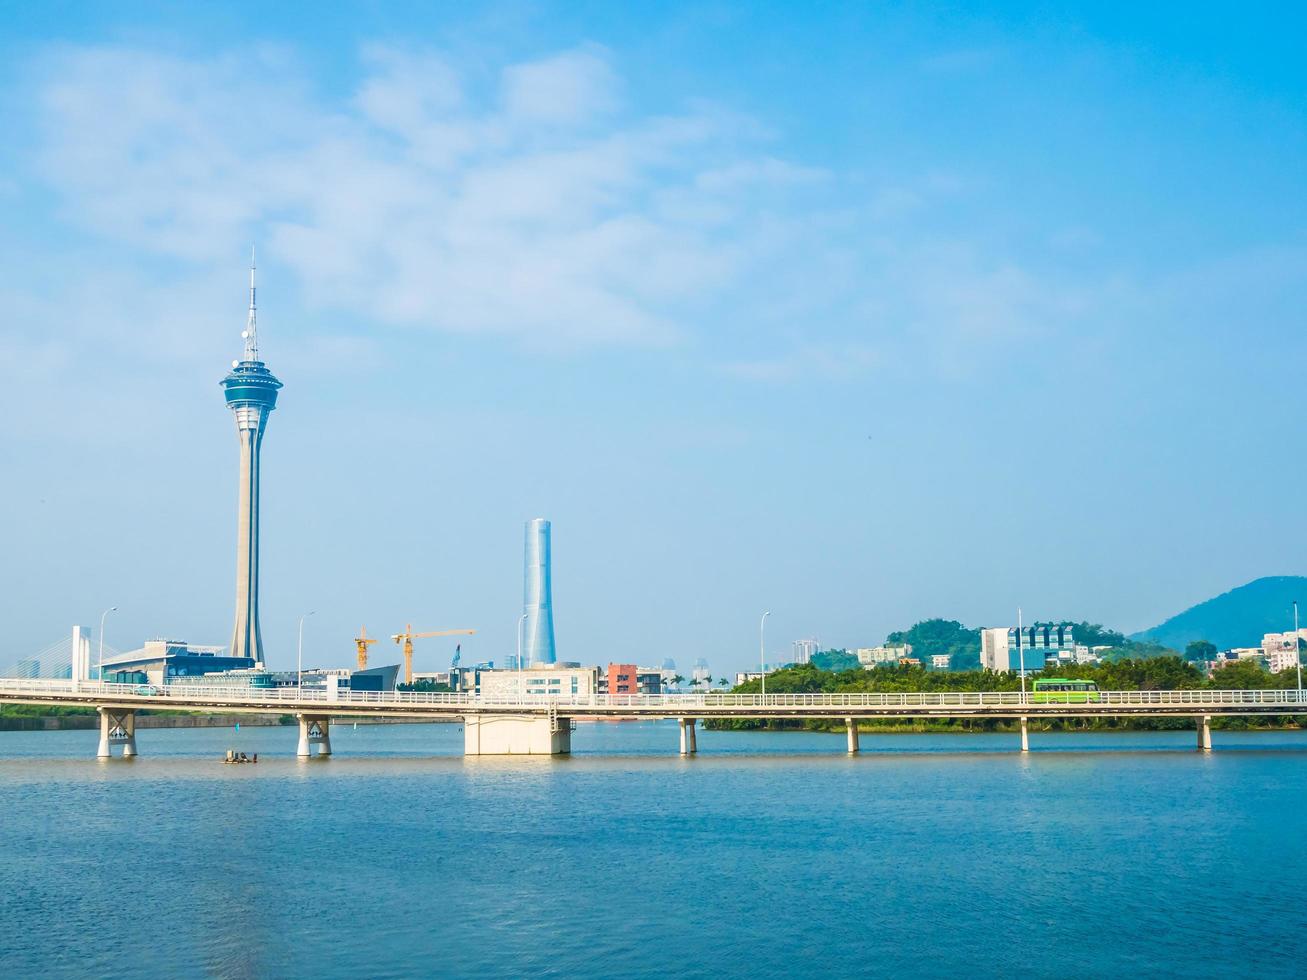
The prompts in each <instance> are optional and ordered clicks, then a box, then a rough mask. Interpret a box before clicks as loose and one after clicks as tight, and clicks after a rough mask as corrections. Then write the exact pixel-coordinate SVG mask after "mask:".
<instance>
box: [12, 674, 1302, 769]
mask: <svg viewBox="0 0 1307 980" xmlns="http://www.w3.org/2000/svg"><path fill="white" fill-rule="evenodd" d="M1062 697H1064V698H1067V699H1068V700H1057V699H1056V698H1057V696H1056V695H1054V696H1051V697H1050V696H1048V695H1044V696H1040V697H1038V698H1037V697H1036V696H1035V695H1032V694H1029V693H1022V692H1016V691H1003V692H970V691H968V692H904V693H875V694H873V693H858V694H726V693H693V694H621V695H611V694H610V695H603V694H596V695H590V696H586V697H571V696H540V695H530V694H527V695H510V696H495V697H484V696H481V695H477V694H466V693H461V694H442V693H419V692H408V691H386V692H378V691H339V692H332V693H331V694H330V695H329V694H328V693H326V692H323V691H315V690H309V689H305V688H251V687H224V686H218V685H214V686H208V685H194V684H187V685H170V686H157V685H149V684H109V683H100V682H94V681H91V682H87V681H80V682H74V681H68V680H63V681H58V680H35V679H33V680H23V679H0V703H11V704H34V705H51V706H61V707H68V706H85V707H93V708H96V709H98V710H99V712H100V715H101V742H100V751H99V754H100V755H108V754H109V748H110V746H111V745H113V744H115V743H118V744H122V745H123V747H124V751H125V752H126V753H127V754H135V751H136V745H135V712H136V711H138V710H141V709H153V710H180V711H197V712H221V713H258V714H265V713H269V712H276V713H282V714H294V715H296V716H297V718H298V719H299V723H300V729H301V738H300V754H301V755H308V754H309V751H310V746H311V745H317V746H318V748H319V752H320V753H322V754H328V753H330V751H331V742H330V724H331V720H332V719H333V718H336V719H342V718H364V717H367V718H386V717H391V718H427V719H432V720H435V719H461V720H462V721H463V723H464V727H465V729H466V733H467V737H466V742H465V751H466V753H467V754H468V755H517V754H547V755H557V754H564V753H567V752H568V751H570V732H571V729H572V724H573V722H575V721H576V720H578V719H604V718H632V717H634V718H651V719H652V718H676V719H678V720H679V721H680V751H681V753H682V754H693V753H694V752H696V751H697V737H696V732H695V724H696V722H697V721H698V720H702V719H720V720H748V719H757V720H768V719H791V720H793V719H800V720H804V719H840V720H843V721H844V723H845V725H846V729H847V734H848V742H847V747H848V750H849V751H850V752H856V751H858V750H859V741H858V735H859V733H858V728H857V723H858V721H859V720H860V719H864V718H881V719H906V720H921V719H963V718H993V719H1009V720H1017V721H1019V722H1020V725H1021V748H1022V749H1023V750H1026V749H1028V747H1029V743H1028V727H1029V722H1030V721H1031V720H1032V719H1035V720H1038V719H1043V718H1102V717H1127V718H1130V717H1133V718H1154V717H1190V718H1193V719H1194V721H1195V728H1196V730H1197V733H1198V747H1199V748H1200V749H1203V750H1209V749H1210V748H1211V719H1212V718H1214V717H1222V716H1237V715H1302V714H1307V698H1304V697H1303V693H1302V692H1300V691H1297V690H1201V689H1200V690H1178V691H1097V692H1093V694H1092V695H1090V696H1089V697H1088V698H1086V697H1085V696H1084V695H1063V696H1062ZM1071 698H1078V699H1079V700H1070V699H1071Z"/></svg>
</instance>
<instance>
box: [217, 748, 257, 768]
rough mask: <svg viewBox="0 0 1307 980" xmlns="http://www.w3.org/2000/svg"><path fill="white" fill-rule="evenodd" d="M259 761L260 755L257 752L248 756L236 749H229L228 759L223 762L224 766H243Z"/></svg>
mask: <svg viewBox="0 0 1307 980" xmlns="http://www.w3.org/2000/svg"><path fill="white" fill-rule="evenodd" d="M258 761H259V753H257V752H255V753H254V754H253V755H246V754H245V753H244V752H237V751H236V750H235V749H228V750H227V757H226V758H225V759H223V760H222V762H223V765H243V764H245V763H247V762H250V763H257V762H258Z"/></svg>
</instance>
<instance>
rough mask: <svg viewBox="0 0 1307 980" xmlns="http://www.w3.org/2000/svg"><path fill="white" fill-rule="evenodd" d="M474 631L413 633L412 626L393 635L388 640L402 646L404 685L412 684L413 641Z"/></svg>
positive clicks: (409, 625) (466, 633) (410, 624)
mask: <svg viewBox="0 0 1307 980" xmlns="http://www.w3.org/2000/svg"><path fill="white" fill-rule="evenodd" d="M475 632H476V630H435V631H434V632H431V633H414V632H413V624H412V623H409V624H407V625H406V626H405V627H404V632H403V633H395V634H393V635H392V636H391V637H390V638H391V639H392V640H394V641H395V642H396V643H402V644H404V683H405V684H412V683H413V641H414V640H422V639H425V638H426V637H428V636H471V635H472V634H473V633H475Z"/></svg>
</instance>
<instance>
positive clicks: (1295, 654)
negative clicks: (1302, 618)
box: [1293, 599, 1302, 701]
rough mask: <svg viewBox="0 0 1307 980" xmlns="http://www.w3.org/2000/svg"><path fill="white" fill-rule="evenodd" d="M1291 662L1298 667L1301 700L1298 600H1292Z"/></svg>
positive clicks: (1300, 697) (1300, 648) (1300, 696)
mask: <svg viewBox="0 0 1307 980" xmlns="http://www.w3.org/2000/svg"><path fill="white" fill-rule="evenodd" d="M1293 662H1294V665H1295V666H1297V668H1298V700H1299V701H1302V647H1300V646H1299V645H1298V600H1297V599H1294V600H1293Z"/></svg>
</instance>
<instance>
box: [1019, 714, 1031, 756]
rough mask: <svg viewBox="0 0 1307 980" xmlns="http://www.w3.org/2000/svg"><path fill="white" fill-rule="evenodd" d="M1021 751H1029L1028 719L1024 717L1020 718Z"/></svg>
mask: <svg viewBox="0 0 1307 980" xmlns="http://www.w3.org/2000/svg"><path fill="white" fill-rule="evenodd" d="M1021 751H1022V752H1029V751H1030V719H1028V718H1027V717H1026V716H1025V715H1022V716H1021Z"/></svg>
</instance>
